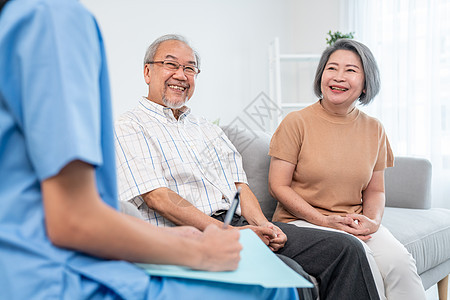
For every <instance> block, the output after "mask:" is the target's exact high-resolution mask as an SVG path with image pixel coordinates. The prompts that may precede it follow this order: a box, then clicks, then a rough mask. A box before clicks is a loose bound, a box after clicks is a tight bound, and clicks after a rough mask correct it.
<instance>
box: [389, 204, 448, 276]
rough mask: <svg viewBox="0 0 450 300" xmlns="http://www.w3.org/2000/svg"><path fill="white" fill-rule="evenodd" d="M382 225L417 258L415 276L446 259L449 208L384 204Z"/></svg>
mask: <svg viewBox="0 0 450 300" xmlns="http://www.w3.org/2000/svg"><path fill="white" fill-rule="evenodd" d="M382 224H383V225H384V226H385V227H387V228H388V229H389V230H390V231H391V233H392V234H393V235H394V236H395V237H396V238H397V239H398V240H399V241H400V242H401V243H402V244H403V245H405V247H406V249H408V251H409V252H410V253H411V254H412V256H413V257H414V258H420V259H416V261H417V272H418V273H419V275H420V274H421V273H422V272H424V271H426V270H429V269H431V268H433V267H435V266H437V265H439V264H441V263H443V262H445V261H447V260H449V259H450V251H449V249H450V210H448V209H443V208H432V209H405V208H394V207H386V208H385V212H384V216H383V221H382Z"/></svg>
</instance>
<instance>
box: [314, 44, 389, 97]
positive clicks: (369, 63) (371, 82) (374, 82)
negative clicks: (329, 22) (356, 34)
mask: <svg viewBox="0 0 450 300" xmlns="http://www.w3.org/2000/svg"><path fill="white" fill-rule="evenodd" d="M337 50H350V51H352V52H354V53H355V54H357V55H358V56H359V58H360V59H361V63H362V66H363V70H364V89H365V93H364V92H363V93H362V94H361V95H360V96H359V102H360V103H361V104H362V105H367V104H369V103H370V102H371V101H372V100H373V98H374V97H375V96H376V95H377V94H378V92H379V91H380V72H379V70H378V66H377V62H376V61H375V57H374V56H373V54H372V52H371V51H370V49H369V48H368V47H367V46H366V45H364V44H362V43H360V42H357V41H355V40H351V39H339V40H337V41H336V42H335V43H334V44H333V45H332V46H330V47H328V48H326V49H325V51H323V53H322V57H321V58H320V61H319V65H318V66H317V70H316V76H315V78H314V93H315V94H316V96H317V97H319V98H320V97H322V89H321V83H322V74H323V71H324V70H325V65H326V64H327V62H328V60H329V59H330V56H331V54H333V53H334V52H335V51H337Z"/></svg>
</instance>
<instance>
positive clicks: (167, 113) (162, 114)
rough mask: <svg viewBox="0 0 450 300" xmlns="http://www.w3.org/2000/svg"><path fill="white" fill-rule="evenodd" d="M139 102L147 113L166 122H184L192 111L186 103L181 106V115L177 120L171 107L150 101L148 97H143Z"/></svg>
mask: <svg viewBox="0 0 450 300" xmlns="http://www.w3.org/2000/svg"><path fill="white" fill-rule="evenodd" d="M139 104H140V105H141V108H142V109H143V110H144V111H145V112H146V113H148V114H150V115H153V116H154V117H156V118H158V119H160V120H164V121H166V122H169V121H170V122H172V123H173V122H182V121H183V120H184V119H185V118H186V117H187V116H188V115H189V114H190V113H191V109H190V108H189V107H187V106H186V105H185V106H183V107H181V108H179V111H180V116H179V118H178V120H177V119H176V118H175V116H174V115H173V111H172V109H171V108H169V107H165V106H163V105H160V104H158V103H155V102H153V101H150V100H148V99H147V98H146V97H142V98H141V99H140V100H139Z"/></svg>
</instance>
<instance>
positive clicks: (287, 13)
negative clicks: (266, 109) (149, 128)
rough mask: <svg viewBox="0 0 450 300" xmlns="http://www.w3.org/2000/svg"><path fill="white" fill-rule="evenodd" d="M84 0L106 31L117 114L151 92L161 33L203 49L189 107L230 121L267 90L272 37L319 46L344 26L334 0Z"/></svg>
mask: <svg viewBox="0 0 450 300" xmlns="http://www.w3.org/2000/svg"><path fill="white" fill-rule="evenodd" d="M81 2H82V3H83V4H84V5H85V6H87V7H88V8H89V9H90V10H91V11H92V12H93V13H94V15H95V16H96V17H97V20H98V22H99V24H100V27H101V29H102V32H103V36H104V39H105V43H106V51H107V54H108V61H109V69H110V77H111V88H112V95H113V107H114V114H115V116H118V115H119V114H121V113H122V112H124V111H125V110H127V109H130V108H131V107H133V106H134V105H135V104H136V103H137V101H138V99H139V97H141V96H144V95H147V86H146V84H145V82H144V81H143V78H142V68H143V67H142V59H143V56H144V53H145V50H146V48H147V46H148V45H149V44H150V43H151V42H152V41H153V40H154V39H155V38H157V37H159V36H161V35H163V34H167V33H179V34H182V35H184V36H186V37H187V38H188V39H189V40H190V41H191V43H192V46H193V47H194V48H196V49H197V50H198V52H199V53H200V55H201V58H202V65H201V70H202V72H201V74H199V77H198V80H197V86H196V91H195V93H194V96H193V97H192V98H191V100H190V102H189V106H191V107H192V108H193V109H194V111H195V112H196V113H197V114H200V115H203V116H205V117H207V118H208V119H210V120H211V121H214V120H216V119H218V118H220V123H221V124H227V123H228V122H230V121H231V120H232V119H233V118H234V117H236V116H237V115H239V113H240V112H241V111H242V110H243V109H244V107H245V106H246V105H248V104H249V103H250V102H251V101H252V100H253V99H254V98H255V97H256V96H258V94H259V93H260V92H265V93H267V94H268V92H269V76H268V45H269V43H270V42H271V41H272V40H273V39H274V37H276V36H278V37H279V38H280V49H281V51H282V52H287V53H294V52H299V53H310V52H318V53H320V52H321V51H322V50H323V49H324V47H325V38H326V33H327V32H328V30H330V29H331V30H339V27H338V26H339V2H340V1H336V0H322V1H309V0H297V1H296V0H277V1H275V0H227V1H219V0H195V1H185V0H169V1H163V0H159V1H139V0H128V1H109V0H81ZM325 8H326V9H325ZM305 88H311V83H309V82H308V83H306V87H305Z"/></svg>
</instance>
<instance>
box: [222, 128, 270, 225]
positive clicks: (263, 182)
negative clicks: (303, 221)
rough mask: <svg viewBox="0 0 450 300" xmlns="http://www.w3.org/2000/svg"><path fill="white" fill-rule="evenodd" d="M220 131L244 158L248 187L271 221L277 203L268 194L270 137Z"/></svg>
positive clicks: (246, 130)
mask: <svg viewBox="0 0 450 300" xmlns="http://www.w3.org/2000/svg"><path fill="white" fill-rule="evenodd" d="M222 129H223V131H224V132H225V134H226V135H227V136H228V138H229V139H230V140H231V142H232V143H233V145H234V146H235V147H236V149H237V151H238V152H239V153H241V155H242V156H243V157H244V158H245V159H243V165H244V170H245V173H246V174H247V180H248V185H249V186H250V189H251V190H252V191H253V193H254V194H255V196H256V198H257V199H258V201H259V204H260V205H261V209H262V211H263V213H264V215H265V216H266V218H267V219H268V220H272V215H273V212H274V211H275V207H276V205H277V201H276V200H275V199H274V198H273V197H272V196H270V193H269V183H268V174H269V166H270V156H269V155H268V153H269V144H270V138H271V137H270V135H268V134H267V133H265V132H263V131H252V130H248V129H242V128H236V127H223V128H222Z"/></svg>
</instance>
